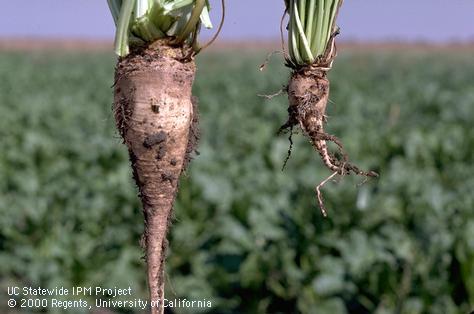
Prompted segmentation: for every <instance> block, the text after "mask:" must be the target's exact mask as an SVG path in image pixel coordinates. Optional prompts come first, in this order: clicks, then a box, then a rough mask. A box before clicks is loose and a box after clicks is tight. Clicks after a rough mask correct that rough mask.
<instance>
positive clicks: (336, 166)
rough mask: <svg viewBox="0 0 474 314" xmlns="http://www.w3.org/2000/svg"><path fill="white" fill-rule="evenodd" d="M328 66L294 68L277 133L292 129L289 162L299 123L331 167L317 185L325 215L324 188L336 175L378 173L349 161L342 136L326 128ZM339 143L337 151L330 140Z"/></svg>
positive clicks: (366, 175) (325, 163) (323, 159)
mask: <svg viewBox="0 0 474 314" xmlns="http://www.w3.org/2000/svg"><path fill="white" fill-rule="evenodd" d="M326 72H327V71H326V68H315V67H309V68H304V69H300V70H299V71H295V72H294V73H293V75H292V77H291V80H290V84H289V85H288V99H289V103H290V105H289V107H288V120H287V122H286V123H285V124H283V125H282V126H281V127H280V129H279V131H278V133H282V132H284V131H286V130H289V131H290V148H289V150H288V156H287V159H286V160H285V162H284V165H286V163H287V161H288V158H289V156H290V155H291V149H292V146H293V142H292V140H291V135H292V133H293V128H294V127H295V126H297V125H298V126H300V128H301V129H302V130H303V131H304V133H305V135H306V136H307V137H308V138H309V139H310V142H311V144H312V146H313V147H314V149H315V150H316V151H317V152H318V153H319V155H320V156H321V159H322V161H323V163H324V165H325V166H326V167H327V168H328V169H329V170H331V172H332V175H330V176H329V177H328V178H327V179H325V180H324V181H322V182H321V183H320V184H319V185H318V186H317V187H316V194H317V198H318V204H319V207H320V208H321V212H322V213H323V215H324V216H325V217H326V216H327V210H326V208H325V206H324V201H323V196H322V193H321V188H322V187H323V186H324V185H325V184H326V183H327V182H328V181H329V180H331V179H332V178H334V176H336V175H341V176H345V175H350V174H355V175H360V176H363V177H365V178H373V177H378V174H377V173H376V172H374V171H363V170H361V169H360V168H358V167H357V166H355V165H353V164H352V163H350V162H349V156H348V154H347V153H346V152H345V150H344V146H343V144H342V142H341V140H340V139H339V138H337V137H336V136H334V135H331V134H328V133H326V132H325V131H324V124H325V123H326V122H327V117H326V105H327V103H328V100H329V81H328V79H327V78H326ZM330 142H332V143H334V144H335V145H336V146H337V153H336V154H335V153H332V152H331V151H330V150H329V147H328V143H330Z"/></svg>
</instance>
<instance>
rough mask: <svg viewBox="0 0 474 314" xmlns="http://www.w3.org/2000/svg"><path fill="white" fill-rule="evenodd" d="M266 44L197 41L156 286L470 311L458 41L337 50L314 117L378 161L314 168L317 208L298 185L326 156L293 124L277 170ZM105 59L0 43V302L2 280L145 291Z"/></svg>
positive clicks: (469, 128)
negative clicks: (181, 160) (179, 170)
mask: <svg viewBox="0 0 474 314" xmlns="http://www.w3.org/2000/svg"><path fill="white" fill-rule="evenodd" d="M267 52H268V51H264V50H252V49H248V50H245V51H244V52H238V53H237V52H232V51H231V50H225V49H224V50H222V51H216V50H215V51H213V52H209V53H207V54H203V56H200V57H199V58H198V65H199V70H198V77H197V81H196V84H195V86H194V90H195V94H197V95H198V96H199V98H200V111H201V112H200V122H201V133H202V135H201V140H200V144H199V152H200V154H199V156H196V158H195V159H194V160H193V162H192V164H191V166H190V168H189V169H188V172H187V175H186V176H184V177H183V178H182V179H181V186H180V193H179V195H178V200H177V205H176V206H175V211H174V213H175V217H174V223H173V227H172V231H171V234H170V250H169V254H168V264H167V271H166V273H167V275H166V286H167V291H166V295H167V297H168V298H187V299H190V300H192V299H207V300H211V301H212V308H211V309H203V312H206V311H207V312H209V313H321V314H333V313H341V314H344V313H355V314H363V313H376V314H388V313H404V314H405V313H406V314H421V313H426V314H428V313H430V314H457V313H459V314H461V313H468V312H469V311H471V310H473V309H474V196H473V191H474V128H473V125H474V62H473V60H472V51H466V52H463V51H454V52H449V53H448V52H443V51H431V50H422V49H421V50H420V49H418V50H416V51H411V52H410V49H406V50H405V49H396V50H393V51H390V50H375V51H373V52H370V53H368V52H364V51H362V50H341V52H340V54H339V57H338V59H337V60H336V63H335V66H334V69H333V71H332V72H331V73H330V78H331V83H332V94H331V103H330V105H329V108H328V115H329V117H328V127H327V131H328V132H330V133H333V134H336V135H337V136H338V137H339V138H341V139H342V141H343V142H344V143H345V145H346V150H347V151H348V153H349V154H350V156H351V159H352V160H353V161H354V162H355V163H356V164H358V165H360V166H361V168H364V169H374V170H376V171H377V172H378V173H380V178H379V179H376V180H373V179H372V180H370V181H368V182H367V183H365V184H363V185H361V186H360V187H357V185H358V184H359V183H361V180H362V179H361V178H356V177H345V178H342V179H341V178H340V179H338V182H331V183H329V184H328V185H326V186H325V188H324V193H325V194H324V195H325V202H326V207H327V209H328V214H329V217H328V218H326V219H325V218H323V217H322V215H321V212H320V210H319V208H318V207H317V202H316V197H315V191H314V188H315V185H316V184H317V183H319V182H320V181H321V180H322V179H324V178H326V177H327V176H328V175H329V174H330V173H329V172H328V171H327V170H326V169H325V168H324V167H323V165H322V163H321V161H320V159H319V157H318V155H317V154H316V153H315V152H314V151H312V148H311V145H309V144H308V143H307V142H306V140H305V139H304V138H303V137H302V136H301V135H295V136H294V142H295V143H294V148H293V154H292V157H291V159H290V160H289V162H288V164H287V166H286V169H285V170H284V171H283V172H282V171H281V168H282V165H283V162H284V160H285V157H286V154H287V150H288V144H289V142H288V138H287V136H285V135H283V136H279V137H277V136H276V131H277V130H278V128H279V126H280V125H281V124H282V123H284V122H285V118H286V116H287V112H286V108H287V100H286V97H285V96H279V97H275V98H273V99H271V100H268V99H266V98H265V97H259V96H258V95H257V94H272V93H274V92H276V91H278V90H279V89H280V88H281V87H282V86H283V84H285V82H287V79H288V71H287V70H286V69H285V68H283V67H282V66H281V64H282V62H281V61H282V60H281V59H278V57H275V58H274V60H273V61H272V62H270V64H269V65H268V66H267V68H266V70H265V71H263V72H260V71H259V65H260V64H261V63H262V62H263V60H264V59H265V56H266V53H267ZM114 61H115V58H114V56H113V55H112V54H106V53H97V52H87V53H61V52H39V53H27V52H23V53H12V52H10V53H8V52H2V53H0V82H1V83H0V104H1V105H0V136H1V139H0V290H1V291H2V293H1V294H0V312H2V313H20V312H15V311H13V310H12V309H9V308H8V307H7V306H6V304H7V302H6V301H7V299H8V296H7V294H6V293H3V292H4V289H6V287H8V286H34V287H36V286H41V287H55V286H64V287H72V286H105V287H114V286H117V287H128V286H130V287H131V289H132V291H133V294H134V297H136V298H146V297H147V294H146V293H147V292H146V288H147V287H146V282H145V271H144V269H145V264H144V261H143V260H142V259H141V257H142V256H143V252H142V250H141V249H140V246H139V239H140V235H141V233H142V231H143V217H142V214H141V209H140V205H139V201H138V199H137V196H136V190H135V189H134V184H133V182H132V176H131V173H130V167H129V162H128V157H127V152H126V150H125V147H124V146H123V145H122V144H121V143H120V140H119V137H118V135H117V134H116V131H115V128H114V125H113V116H112V112H111V105H112V95H113V90H112V88H111V86H112V85H113V66H114ZM9 311H10V312H9ZM47 311H48V312H50V313H59V312H60V311H59V312H54V310H53V309H48V310H47ZM86 312H87V311H85V312H84V313H86ZM117 312H120V313H141V312H140V311H139V310H136V311H135V310H132V309H130V310H121V311H120V310H117ZM172 312H173V313H195V312H198V310H197V309H193V310H192V311H190V310H187V309H185V308H175V309H174V310H173V311H172ZM21 313H26V312H21ZM71 313H75V312H71ZM78 313H81V312H78ZM97 313H105V312H97ZM107 313H110V312H107ZM170 313H171V312H170Z"/></svg>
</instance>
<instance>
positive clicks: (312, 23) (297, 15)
mask: <svg viewBox="0 0 474 314" xmlns="http://www.w3.org/2000/svg"><path fill="white" fill-rule="evenodd" d="M342 1H343V0H285V4H286V10H287V12H288V14H289V15H290V22H289V25H288V49H289V60H288V61H289V62H290V63H291V65H293V66H296V67H298V66H304V65H310V64H313V63H315V62H317V60H318V57H321V56H323V55H324V53H325V52H326V49H327V46H328V44H329V43H330V42H331V37H332V35H333V34H334V32H335V29H336V26H335V20H336V16H337V13H338V9H339V7H340V6H341V4H342Z"/></svg>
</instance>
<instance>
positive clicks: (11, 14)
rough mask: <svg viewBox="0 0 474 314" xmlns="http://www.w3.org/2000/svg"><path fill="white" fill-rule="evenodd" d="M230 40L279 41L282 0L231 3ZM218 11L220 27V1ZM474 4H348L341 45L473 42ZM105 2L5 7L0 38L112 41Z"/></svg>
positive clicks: (374, 0)
mask: <svg viewBox="0 0 474 314" xmlns="http://www.w3.org/2000/svg"><path fill="white" fill-rule="evenodd" d="M226 1H227V7H228V10H227V15H228V18H227V20H226V25H225V28H224V31H223V33H222V37H221V38H223V39H226V40H245V39H253V40H258V39H275V38H277V37H278V27H279V20H280V16H281V13H282V10H283V0H226ZM211 3H212V4H213V5H214V7H215V10H214V18H215V19H214V20H215V24H217V22H218V16H215V15H218V14H219V11H220V10H219V8H218V7H219V3H220V1H219V0H211ZM473 21H474V0H396V1H394V0H391V1H389V0H345V2H344V5H343V8H342V10H341V15H340V17H339V20H338V24H339V26H341V29H342V35H341V39H346V40H363V41H368V40H369V41H378V40H402V41H418V40H421V41H427V42H447V41H464V42H466V41H472V42H474V22H473ZM113 33H114V26H113V23H112V19H111V18H110V16H109V12H108V8H107V4H106V0H76V1H73V0H23V1H4V3H2V10H0V38H12V37H46V38H71V37H73V38H83V39H84V38H85V39H88V38H91V39H112V38H113Z"/></svg>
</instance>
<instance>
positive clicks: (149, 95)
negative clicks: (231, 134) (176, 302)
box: [114, 41, 197, 313]
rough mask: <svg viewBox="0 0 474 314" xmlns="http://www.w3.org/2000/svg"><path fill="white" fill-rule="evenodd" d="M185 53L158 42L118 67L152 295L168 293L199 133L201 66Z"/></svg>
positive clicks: (123, 127)
mask: <svg viewBox="0 0 474 314" xmlns="http://www.w3.org/2000/svg"><path fill="white" fill-rule="evenodd" d="M185 57H186V54H185V52H183V51H182V49H180V48H174V47H171V46H169V45H168V43H167V42H164V41H158V42H156V43H153V44H151V45H150V46H148V47H142V48H139V49H136V50H134V51H132V52H131V53H130V54H129V55H127V56H126V57H124V58H120V59H119V62H118V64H117V67H116V82H115V84H114V86H115V99H114V113H115V120H116V125H117V128H118V130H119V133H120V135H121V136H122V138H123V140H124V144H125V145H126V146H127V147H128V150H129V155H130V161H131V165H132V169H133V177H134V179H135V182H136V184H137V187H138V191H139V197H140V199H141V201H142V205H143V214H144V218H145V230H144V235H143V237H142V241H141V243H142V246H143V247H144V249H145V251H146V255H145V258H146V261H147V266H148V283H149V286H150V297H151V299H152V300H160V299H162V298H163V294H164V290H163V287H164V277H163V276H164V261H165V257H166V250H167V243H168V242H167V239H166V234H167V231H168V229H169V225H170V223H171V219H172V208H173V203H174V200H175V196H176V193H177V191H178V181H179V180H178V179H179V176H180V175H181V174H182V172H183V170H184V167H185V166H186V165H187V163H188V162H189V155H190V154H191V152H192V151H193V150H194V145H195V142H196V138H197V135H196V134H197V132H196V131H194V130H195V129H196V126H195V124H197V117H196V116H195V115H194V111H196V112H197V102H196V101H193V100H192V96H191V90H192V84H193V81H194V75H195V65H194V62H192V60H185ZM193 124H194V126H193ZM161 310H162V309H152V313H159V312H160V311H161Z"/></svg>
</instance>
